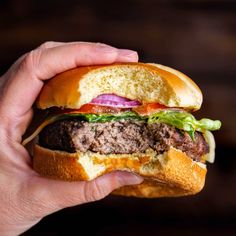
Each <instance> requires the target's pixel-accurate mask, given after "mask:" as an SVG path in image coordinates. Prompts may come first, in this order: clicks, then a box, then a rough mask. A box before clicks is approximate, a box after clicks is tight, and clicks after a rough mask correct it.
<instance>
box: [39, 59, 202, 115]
mask: <svg viewBox="0 0 236 236" xmlns="http://www.w3.org/2000/svg"><path fill="white" fill-rule="evenodd" d="M103 93H114V94H117V95H120V96H123V97H127V98H130V99H133V100H139V101H142V102H143V103H150V102H157V103H160V104H163V105H166V106H169V107H183V108H185V109H189V110H197V109H199V108H200V106H201V103H202V93H201V91H200V89H199V88H198V86H197V85H196V84H195V83H194V82H193V81H192V80H191V79H190V78H189V77H187V76H186V75H184V74H183V73H181V72H179V71H177V70H174V69H172V68H170V67H166V66H163V65H159V64H145V63H118V64H112V65H102V66H86V67H79V68H76V69H73V70H69V71H66V72H64V73H61V74H59V75H57V76H55V77H54V78H52V79H51V80H49V81H48V82H46V83H45V85H44V87H43V89H42V91H41V93H40V95H39V98H38V101H37V105H38V107H39V108H41V109H46V108H49V107H52V106H57V107H65V108H73V109H78V108H80V107H81V106H82V105H83V104H86V103H89V102H90V101H91V100H92V99H93V98H95V97H97V96H98V95H100V94H103Z"/></svg>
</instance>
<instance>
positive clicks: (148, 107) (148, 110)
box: [133, 103, 168, 115]
mask: <svg viewBox="0 0 236 236" xmlns="http://www.w3.org/2000/svg"><path fill="white" fill-rule="evenodd" d="M166 108H168V107H166V106H164V105H161V104H159V103H147V104H144V105H142V106H139V107H136V108H133V111H135V112H137V113H138V114H139V115H149V114H152V113H154V112H155V111H157V110H160V109H166Z"/></svg>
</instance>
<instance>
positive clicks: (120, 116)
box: [23, 94, 221, 162]
mask: <svg viewBox="0 0 236 236" xmlns="http://www.w3.org/2000/svg"><path fill="white" fill-rule="evenodd" d="M220 126H221V122H220V121H218V120H216V121H213V120H210V119H206V118H203V119H201V120H196V119H195V117H194V116H193V115H192V114H190V113H189V112H187V111H185V110H183V109H181V108H174V107H172V108H170V107H166V106H164V105H161V104H158V103H149V104H141V103H140V102H139V101H137V100H135V101H133V100H130V99H127V98H123V97H120V96H117V95H114V94H103V95H99V96H98V97H96V98H95V99H93V100H92V101H91V102H90V103H88V104H85V105H83V106H82V107H80V108H79V109H75V110H73V109H60V108H49V109H48V117H47V118H46V120H45V121H44V122H43V123H42V124H41V125H40V126H39V127H38V128H37V129H36V130H35V132H34V133H33V134H32V135H31V136H30V137H28V138H27V139H26V140H24V141H23V144H24V145H25V144H26V143H28V142H29V141H30V140H32V139H33V138H34V137H36V136H37V135H39V145H41V146H42V147H45V148H49V149H51V150H61V151H66V152H69V153H73V152H87V151H92V152H96V153H100V154H105V155H108V154H132V153H144V152H145V151H146V150H147V149H150V148H152V149H153V150H155V151H156V152H157V154H162V153H163V152H166V151H168V150H169V149H170V147H174V148H176V149H179V150H181V151H183V152H185V153H186V154H187V155H188V156H189V157H190V158H192V160H194V161H204V160H202V157H203V156H205V155H206V154H207V153H209V154H210V155H208V156H211V157H210V158H209V160H208V161H210V162H212V161H213V160H214V150H213V149H212V148H211V147H210V146H209V143H211V144H212V143H214V137H213V136H212V135H211V134H210V132H209V130H217V129H219V128H220ZM206 139H207V141H206ZM209 140H210V141H212V140H213V141H212V142H209ZM211 146H212V145H211ZM213 146H214V145H213ZM206 160H207V159H206Z"/></svg>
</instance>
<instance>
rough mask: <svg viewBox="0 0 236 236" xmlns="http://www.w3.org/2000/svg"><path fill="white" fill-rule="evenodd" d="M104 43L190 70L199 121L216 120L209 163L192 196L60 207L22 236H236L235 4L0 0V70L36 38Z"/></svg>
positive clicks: (115, 199) (143, 58)
mask: <svg viewBox="0 0 236 236" xmlns="http://www.w3.org/2000/svg"><path fill="white" fill-rule="evenodd" d="M48 40H53V41H65V42H67V41H76V40H78V41H93V42H104V43H108V44H111V45H113V46H116V47H120V48H130V49H134V50H137V51H138V52H139V55H140V60H141V61H144V62H156V63H161V64H164V65H168V66H171V67H174V68H176V69H179V70H181V71H183V72H184V73H186V74H188V75H189V76H190V77H191V78H193V80H195V81H196V82H197V84H198V85H199V86H200V88H201V89H202V92H203V94H204V103H203V106H202V109H201V111H200V112H197V113H196V116H197V117H198V118H200V117H203V116H205V117H209V118H212V119H220V120H221V121H222V122H223V127H222V129H221V130H220V131H218V132H215V137H216V141H217V150H216V161H215V163H214V164H213V165H211V164H209V165H208V175H207V180H206V186H205V188H204V190H203V191H202V192H201V193H199V194H198V195H196V196H191V197H182V198H169V199H168V198H164V199H135V198H123V197H117V196H109V197H107V198H105V199H103V200H102V201H100V202H96V203H90V204H85V205H82V206H77V207H73V208H68V209H64V210H62V211H60V212H58V213H55V214H53V215H50V216H48V217H46V218H45V219H43V220H42V221H41V222H40V223H39V224H38V225H36V226H35V227H33V228H32V229H30V230H29V231H28V232H26V233H25V234H24V235H26V236H28V235H32V236H34V235H67V234H68V235H70V234H76V235H77V234H78V235H83V234H86V235H92V234H93V235H172V234H173V235H223V234H225V235H236V189H235V182H236V157H235V153H236V135H235V133H236V105H235V103H236V1H233V0H232V1H229V0H225V1H223V0H222V1H213V0H189V1H184V0H169V1H164V0H163V1H162V0H160V1H154V0H136V1H135V0H126V1H111V0H110V1H105V0H103V1H76V0H74V1H73V0H72V1H69V0H68V1H62V0H57V1H56V0H52V1H30V0H18V1H17V0H15V1H13V0H1V1H0V73H1V74H2V73H4V72H5V71H6V70H7V68H9V66H10V65H11V64H12V63H13V62H14V61H15V60H16V59H17V58H18V57H19V56H20V55H22V54H23V53H25V52H27V51H29V50H32V49H33V48H35V47H37V46H38V45H39V44H41V43H43V42H44V41H48Z"/></svg>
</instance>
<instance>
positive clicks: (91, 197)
mask: <svg viewBox="0 0 236 236" xmlns="http://www.w3.org/2000/svg"><path fill="white" fill-rule="evenodd" d="M107 194H108V193H107V192H106V191H105V189H104V188H103V187H102V186H100V185H99V184H98V182H97V181H96V180H94V181H92V182H90V183H89V184H87V185H86V186H85V189H84V201H85V202H93V201H97V200H99V199H102V198H104V197H105V196H106V195H107Z"/></svg>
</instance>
